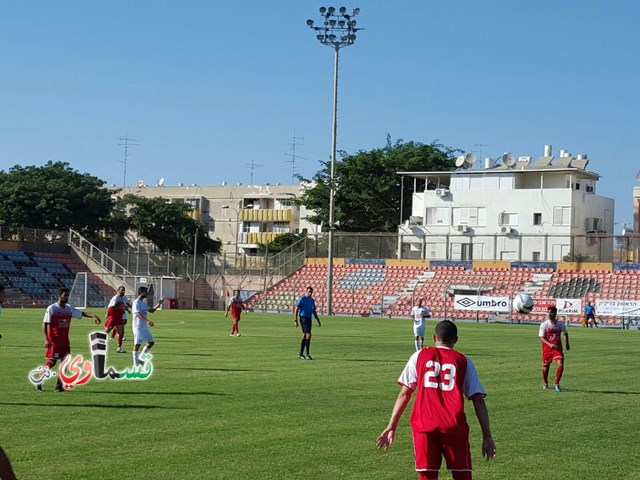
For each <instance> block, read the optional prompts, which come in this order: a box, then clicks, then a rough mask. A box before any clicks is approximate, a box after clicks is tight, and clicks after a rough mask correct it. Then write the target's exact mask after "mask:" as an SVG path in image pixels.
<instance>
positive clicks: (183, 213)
mask: <svg viewBox="0 0 640 480" xmlns="http://www.w3.org/2000/svg"><path fill="white" fill-rule="evenodd" d="M120 206H123V207H125V208H128V220H129V228H130V229H131V230H133V231H135V232H137V233H138V234H139V235H141V236H143V237H145V238H147V239H149V240H151V241H152V242H153V243H154V244H156V246H157V247H158V248H159V249H161V250H170V251H172V252H183V251H184V252H188V253H193V247H194V242H193V239H194V235H195V233H196V231H197V232H198V252H211V251H218V250H219V249H220V242H218V241H216V240H212V239H211V238H209V237H208V236H207V234H206V232H207V230H208V229H207V227H206V226H205V225H204V224H202V223H201V222H198V221H197V220H194V219H193V218H191V217H190V216H189V213H190V212H191V210H192V208H191V206H190V205H188V204H186V203H169V202H168V201H167V199H165V198H162V197H156V198H145V197H138V196H135V195H125V196H124V197H123V198H122V200H121V202H120Z"/></svg>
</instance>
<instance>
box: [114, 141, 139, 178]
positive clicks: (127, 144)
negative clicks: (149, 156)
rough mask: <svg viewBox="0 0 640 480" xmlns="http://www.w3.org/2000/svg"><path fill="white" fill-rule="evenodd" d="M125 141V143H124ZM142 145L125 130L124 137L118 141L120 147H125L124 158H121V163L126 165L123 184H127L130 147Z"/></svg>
mask: <svg viewBox="0 0 640 480" xmlns="http://www.w3.org/2000/svg"><path fill="white" fill-rule="evenodd" d="M123 142H124V143H123ZM138 145H140V144H139V143H138V141H137V140H136V139H135V138H129V134H128V133H127V132H125V134H124V137H120V143H118V146H119V147H124V160H121V161H120V163H122V164H123V165H124V173H123V176H122V186H123V187H126V186H127V161H128V160H129V148H130V147H137V146H138Z"/></svg>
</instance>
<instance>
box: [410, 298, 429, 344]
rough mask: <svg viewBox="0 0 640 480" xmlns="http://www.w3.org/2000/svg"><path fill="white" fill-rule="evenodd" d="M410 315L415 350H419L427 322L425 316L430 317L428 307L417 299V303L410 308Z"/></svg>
mask: <svg viewBox="0 0 640 480" xmlns="http://www.w3.org/2000/svg"><path fill="white" fill-rule="evenodd" d="M411 317H412V318H413V334H414V335H415V337H416V351H417V352H419V351H420V350H422V347H423V346H424V330H425V327H426V324H427V320H426V319H427V318H430V317H431V314H430V313H429V309H428V308H427V307H424V306H422V299H421V298H420V299H418V304H417V305H416V306H415V307H413V308H412V309H411Z"/></svg>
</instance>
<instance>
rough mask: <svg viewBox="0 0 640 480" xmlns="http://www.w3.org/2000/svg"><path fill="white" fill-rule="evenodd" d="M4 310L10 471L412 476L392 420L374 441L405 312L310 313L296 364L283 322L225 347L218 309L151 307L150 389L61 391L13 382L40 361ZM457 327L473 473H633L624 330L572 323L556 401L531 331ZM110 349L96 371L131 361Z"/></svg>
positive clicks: (253, 318) (143, 384)
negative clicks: (493, 452)
mask: <svg viewBox="0 0 640 480" xmlns="http://www.w3.org/2000/svg"><path fill="white" fill-rule="evenodd" d="M2 313H3V314H2V319H1V320H0V333H2V335H3V336H4V338H3V339H2V340H0V374H1V375H2V381H1V385H2V387H1V390H0V392H1V393H0V421H1V424H0V425H1V427H0V445H1V446H2V447H3V448H4V449H5V450H6V451H7V453H8V455H9V456H10V458H11V460H12V463H13V466H14V469H15V470H16V474H17V475H18V478H19V479H22V480H28V479H51V480H53V479H64V480H70V479H105V480H106V479H123V478H136V479H158V478H167V479H173V478H180V479H242V480H247V479H253V478H262V479H292V480H293V479H305V480H315V479H317V480H319V479H367V480H369V479H393V480H397V479H412V478H416V477H417V475H416V474H415V472H414V470H413V455H412V449H411V432H410V428H409V425H408V420H409V415H408V414H409V412H408V411H407V412H406V413H405V416H404V417H403V419H402V421H401V427H400V428H399V431H398V437H397V441H396V443H395V444H394V445H393V447H392V448H391V449H390V450H389V451H388V452H386V453H385V452H381V451H377V450H376V449H375V446H374V444H375V439H376V437H377V436H378V434H379V433H380V432H381V431H382V429H383V428H384V427H385V426H386V424H387V420H388V415H389V413H390V411H391V408H392V405H393V402H394V400H395V397H396V395H397V393H398V390H399V387H398V386H397V384H396V379H397V378H398V376H399V374H400V372H401V370H402V368H403V367H404V364H405V363H406V361H407V359H408V358H409V356H410V355H411V354H412V353H413V339H412V330H411V324H410V322H409V321H408V320H387V319H369V318H350V317H336V318H324V319H323V325H322V327H321V328H318V327H317V325H314V338H313V342H312V345H311V353H312V355H313V357H314V360H313V361H303V360H298V358H297V352H298V348H299V345H300V340H299V339H300V332H299V330H294V329H293V324H292V317H291V316H289V315H269V314H261V313H249V314H246V315H245V316H244V317H243V320H242V322H241V324H240V329H241V330H240V331H241V333H242V337H239V338H231V337H229V331H230V323H231V322H230V320H229V319H226V318H224V317H223V315H222V313H220V312H215V313H212V312H190V311H176V310H174V311H161V312H157V313H156V314H154V315H153V317H152V318H153V319H154V320H155V321H157V326H156V327H155V328H154V330H153V332H154V335H155V337H156V346H155V347H154V350H153V353H154V367H155V370H154V374H153V376H152V377H151V378H150V379H149V380H147V381H138V382H133V381H113V380H105V381H102V382H99V381H96V380H92V381H90V382H89V383H87V384H86V385H83V386H79V387H77V388H76V389H74V390H73V391H69V392H65V393H54V392H53V386H54V384H53V381H52V380H49V383H48V384H45V387H44V388H45V391H44V392H41V393H37V392H35V391H34V389H33V387H32V386H31V384H30V383H29V382H28V380H27V374H28V373H29V371H30V370H32V369H33V368H35V367H36V366H38V365H39V364H41V363H42V358H43V355H44V348H43V346H42V334H41V321H42V314H43V311H41V310H16V309H5V310H4V311H3V312H2ZM96 313H99V314H103V312H96ZM433 325H434V322H429V327H428V329H429V330H432V328H433ZM458 328H459V334H460V342H459V343H458V349H459V350H460V351H462V352H464V353H467V354H468V355H470V356H471V357H472V359H473V360H474V363H475V364H476V366H477V367H478V371H479V373H480V377H481V380H482V382H483V384H484V386H485V388H486V390H487V392H488V396H487V405H488V408H489V413H490V416H491V423H492V429H493V436H494V439H495V442H496V445H497V449H498V456H497V458H496V459H495V460H494V461H492V462H489V463H487V462H483V461H482V460H481V458H480V456H479V453H480V443H481V437H480V432H479V428H478V425H477V421H476V419H475V416H474V415H473V408H472V405H471V403H470V402H469V403H468V405H467V414H468V420H469V424H470V426H471V448H472V452H473V454H474V470H475V473H474V476H475V478H477V479H510V480H512V479H521V480H525V479H545V480H553V479H558V480H560V479H562V480H571V479H576V480H578V479H580V480H582V479H586V478H589V479H629V480H631V479H638V478H640V448H638V440H637V438H638V428H639V426H640V374H639V372H638V369H639V367H640V361H639V360H640V353H639V351H640V348H639V347H640V333H639V332H634V331H631V332H629V331H620V330H605V329H598V330H596V329H582V328H572V329H570V335H571V344H572V349H571V351H570V352H568V354H567V360H566V369H565V376H564V378H563V382H562V384H563V387H564V391H563V392H562V393H560V394H557V393H556V392H554V391H553V390H549V391H543V390H542V388H541V379H540V365H539V364H540V344H539V341H538V339H537V333H538V332H537V327H535V326H527V325H497V324H475V323H459V324H458ZM93 330H95V328H94V325H93V323H92V322H91V321H90V319H82V320H74V321H73V325H72V328H71V341H72V352H73V353H74V354H77V353H80V354H83V355H84V356H85V358H86V357H89V344H88V341H87V334H88V333H89V332H90V331H93ZM127 335H128V337H129V339H128V341H127V342H126V349H127V352H130V351H131V347H132V345H131V341H130V339H131V338H132V336H131V333H130V331H129V330H128V331H127ZM113 343H114V342H112V344H110V347H111V349H110V353H109V360H108V363H109V364H111V365H113V366H114V367H117V368H125V367H127V366H129V365H130V364H131V355H130V353H127V354H125V355H116V354H115V346H114V345H113ZM554 372H555V367H553V369H552V375H553V374H554ZM441 478H450V475H449V474H448V473H447V472H444V473H443V474H442V475H441Z"/></svg>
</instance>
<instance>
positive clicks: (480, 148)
mask: <svg viewBox="0 0 640 480" xmlns="http://www.w3.org/2000/svg"><path fill="white" fill-rule="evenodd" d="M473 145H474V147H476V148H478V149H479V150H478V157H480V158H483V157H482V147H489V146H490V145H487V144H486V143H474V144H473Z"/></svg>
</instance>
